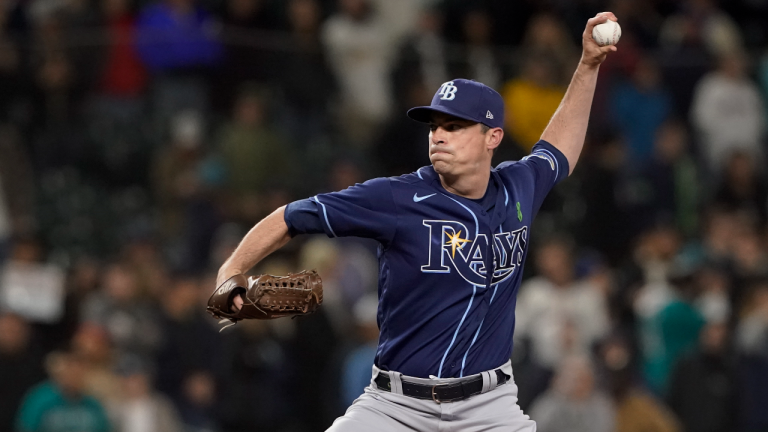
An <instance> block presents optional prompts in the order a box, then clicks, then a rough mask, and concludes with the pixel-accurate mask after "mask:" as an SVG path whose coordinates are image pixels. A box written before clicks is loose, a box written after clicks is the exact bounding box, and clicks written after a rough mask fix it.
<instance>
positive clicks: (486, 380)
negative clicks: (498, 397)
mask: <svg viewBox="0 0 768 432" xmlns="http://www.w3.org/2000/svg"><path fill="white" fill-rule="evenodd" d="M497 385H498V377H497V376H496V371H495V370H489V371H485V372H483V391H482V392H481V393H487V392H489V391H491V390H493V389H495V388H496V386H497Z"/></svg>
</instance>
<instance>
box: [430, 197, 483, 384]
mask: <svg viewBox="0 0 768 432" xmlns="http://www.w3.org/2000/svg"><path fill="white" fill-rule="evenodd" d="M441 194H442V195H445V197H447V198H449V199H451V200H452V201H453V202H455V203H456V204H458V205H460V206H462V207H464V209H465V210H466V211H468V212H469V214H471V215H472V218H473V219H474V220H475V238H477V237H478V235H480V224H479V223H478V222H477V216H475V214H474V213H473V212H472V210H470V209H469V208H468V207H467V206H465V205H464V204H462V203H460V202H458V201H456V200H455V199H453V198H451V197H450V196H448V195H446V194H444V193H442V192H441ZM476 293H477V286H476V285H475V284H472V297H471V298H470V299H469V305H467V310H466V311H464V316H463V317H461V321H459V326H458V327H456V331H455V332H453V339H452V340H451V343H450V344H449V345H448V349H446V350H445V354H443V359H442V360H440V369H438V371H437V377H438V378H441V377H442V374H443V363H445V358H446V357H447V356H448V352H449V351H450V350H451V347H453V343H454V342H456V335H458V334H459V329H461V325H462V324H464V319H465V318H466V317H467V314H468V313H469V309H470V308H471V307H472V301H473V300H474V299H475V294H476Z"/></svg>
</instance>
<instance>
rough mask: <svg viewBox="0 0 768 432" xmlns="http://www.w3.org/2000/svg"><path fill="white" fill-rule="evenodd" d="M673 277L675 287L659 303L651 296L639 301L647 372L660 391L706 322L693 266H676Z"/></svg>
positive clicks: (666, 384) (648, 379)
mask: <svg viewBox="0 0 768 432" xmlns="http://www.w3.org/2000/svg"><path fill="white" fill-rule="evenodd" d="M669 281H670V282H671V284H672V286H673V290H672V291H671V292H669V293H668V294H667V295H666V296H659V299H658V303H657V305H656V307H653V306H651V304H652V301H651V299H650V296H646V297H645V299H643V300H640V299H639V301H638V303H637V305H636V307H637V308H638V309H640V311H639V312H640V314H642V315H640V314H639V315H640V316H641V317H642V318H641V322H640V332H641V333H640V347H641V354H642V370H643V376H644V378H645V380H646V382H647V383H648V386H649V387H650V388H651V390H653V391H654V392H655V393H656V394H658V395H663V394H666V392H667V389H668V386H669V379H670V378H669V377H670V374H671V373H672V370H673V368H674V367H675V365H676V364H677V361H678V360H679V359H680V358H681V357H683V356H684V355H685V354H686V353H687V352H688V351H690V350H692V349H693V348H694V347H695V346H696V343H697V340H698V337H699V332H700V330H701V328H702V327H703V326H704V324H705V321H704V317H703V316H702V315H701V313H700V312H699V311H698V310H696V309H695V308H694V306H693V301H694V298H695V295H696V294H697V293H696V289H697V287H696V283H695V273H694V271H693V269H691V268H686V267H683V266H681V267H678V268H673V269H672V272H671V273H670V274H669ZM654 310H655V312H654Z"/></svg>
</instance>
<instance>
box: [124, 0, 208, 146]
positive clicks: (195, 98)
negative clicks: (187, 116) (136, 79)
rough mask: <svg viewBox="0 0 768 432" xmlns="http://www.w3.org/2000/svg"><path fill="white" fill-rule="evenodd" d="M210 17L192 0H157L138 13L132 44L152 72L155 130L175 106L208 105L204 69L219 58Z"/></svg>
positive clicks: (161, 127) (162, 128)
mask: <svg viewBox="0 0 768 432" xmlns="http://www.w3.org/2000/svg"><path fill="white" fill-rule="evenodd" d="M215 31H216V25H215V22H214V19H213V17H212V16H211V15H210V14H209V13H208V12H206V11H205V10H204V9H203V8H202V7H201V6H199V5H198V3H197V2H196V0H159V1H157V2H154V3H150V4H148V5H147V6H145V7H144V8H143V9H142V10H141V12H140V13H139V16H138V19H137V28H136V48H137V49H138V51H139V56H140V57H141V59H142V61H143V62H144V65H145V66H146V67H147V68H148V69H149V70H150V72H151V73H152V75H153V89H152V103H153V110H154V113H153V117H154V120H155V122H156V124H155V128H156V130H155V132H156V133H157V135H158V136H161V137H162V136H166V135H165V132H166V131H165V126H166V125H167V124H168V121H169V120H170V119H171V118H172V117H173V116H174V115H175V114H176V113H177V112H179V111H181V110H196V111H198V112H202V113H205V112H206V110H207V109H208V108H209V107H208V104H209V95H208V91H209V89H208V85H207V82H206V78H207V77H206V74H208V73H209V72H210V71H211V69H212V68H213V67H214V66H216V65H218V64H219V63H220V62H221V59H222V47H221V45H220V43H219V41H218V40H217V39H216V34H215Z"/></svg>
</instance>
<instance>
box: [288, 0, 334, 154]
mask: <svg viewBox="0 0 768 432" xmlns="http://www.w3.org/2000/svg"><path fill="white" fill-rule="evenodd" d="M286 13H287V15H288V23H289V31H290V43H291V46H292V48H293V49H290V50H285V51H281V52H279V53H277V56H276V58H277V59H276V60H275V61H276V63H277V64H278V65H279V66H278V67H277V69H279V73H278V76H277V77H275V81H276V82H278V83H279V84H280V86H281V88H282V90H283V93H284V96H285V102H286V109H287V111H288V115H287V117H289V118H288V128H287V129H288V131H289V132H290V133H291V134H292V135H293V137H292V140H293V142H296V143H297V144H298V145H300V146H304V148H306V146H308V145H309V144H311V143H313V141H316V140H318V138H319V137H320V136H322V135H323V134H325V133H327V127H328V114H327V111H328V108H329V106H330V103H331V102H332V101H333V100H334V98H335V95H336V92H337V83H336V80H335V78H334V76H333V73H332V72H331V70H330V69H329V67H328V63H327V59H326V54H325V51H324V50H323V45H322V43H321V40H320V29H321V24H322V18H323V17H322V10H321V5H320V3H319V2H318V1H317V0H292V1H290V2H288V4H287V7H286ZM305 163H307V162H305Z"/></svg>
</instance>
